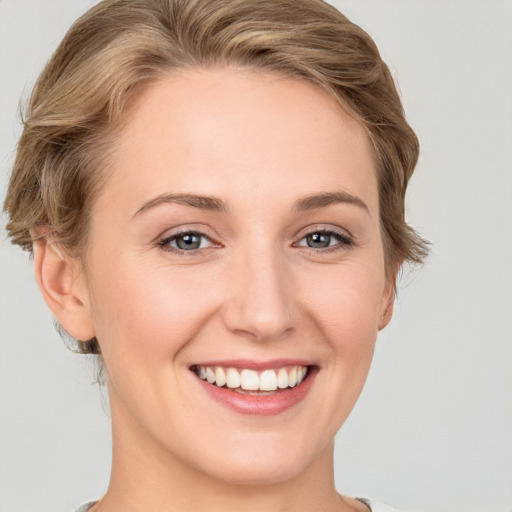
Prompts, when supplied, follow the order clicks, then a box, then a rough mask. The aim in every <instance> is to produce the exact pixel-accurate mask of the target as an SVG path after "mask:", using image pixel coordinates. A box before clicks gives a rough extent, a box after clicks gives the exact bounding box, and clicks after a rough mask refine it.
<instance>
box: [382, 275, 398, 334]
mask: <svg viewBox="0 0 512 512" xmlns="http://www.w3.org/2000/svg"><path fill="white" fill-rule="evenodd" d="M396 276H397V272H394V273H393V274H392V275H391V276H389V277H388V278H387V280H386V281H387V282H386V287H385V288H384V292H383V294H382V301H381V311H380V317H379V323H378V326H379V327H378V329H379V331H381V330H382V329H384V327H386V326H387V325H388V324H389V322H391V317H392V316H393V308H394V306H395V294H396Z"/></svg>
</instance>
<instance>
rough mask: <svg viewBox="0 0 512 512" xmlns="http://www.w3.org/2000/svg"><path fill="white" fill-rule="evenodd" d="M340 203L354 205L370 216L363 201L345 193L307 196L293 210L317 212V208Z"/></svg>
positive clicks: (297, 202)
mask: <svg viewBox="0 0 512 512" xmlns="http://www.w3.org/2000/svg"><path fill="white" fill-rule="evenodd" d="M338 203H345V204H352V205H354V206H357V207H359V208H362V209H363V210H365V211H366V213H368V215H370V209H369V208H368V206H366V204H365V203H364V201H363V200H362V199H360V198H359V197H357V196H355V195H353V194H350V193H349V192H345V191H337V192H322V193H320V194H311V195H310V196H306V197H304V198H302V199H299V200H298V201H296V202H295V204H294V206H293V209H294V210H295V211H299V212H302V211H306V210H316V209H317V208H325V207H327V206H331V205H333V204H338Z"/></svg>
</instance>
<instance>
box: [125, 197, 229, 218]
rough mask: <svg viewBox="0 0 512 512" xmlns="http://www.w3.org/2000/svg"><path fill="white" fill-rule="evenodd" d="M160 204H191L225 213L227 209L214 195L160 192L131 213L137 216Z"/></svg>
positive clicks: (194, 206)
mask: <svg viewBox="0 0 512 512" xmlns="http://www.w3.org/2000/svg"><path fill="white" fill-rule="evenodd" d="M161 204H181V205H183V206H192V207H193V208H198V209H200V210H206V211H210V212H219V213H225V212H227V211H228V206H227V204H226V203H225V202H224V201H223V200H222V199H218V198H216V197H209V196H201V195H197V194H162V195H160V196H158V197H155V198H154V199H151V200H150V201H148V202H147V203H144V204H143V205H142V206H141V207H140V208H139V209H138V210H137V211H136V212H135V213H134V215H133V217H137V216H138V215H140V214H141V213H144V212H146V211H148V210H151V209H152V208H155V207H157V206H160V205H161Z"/></svg>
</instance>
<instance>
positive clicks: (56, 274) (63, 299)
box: [34, 238, 95, 340]
mask: <svg viewBox="0 0 512 512" xmlns="http://www.w3.org/2000/svg"><path fill="white" fill-rule="evenodd" d="M34 271H35V275H36V280H37V284H38V285H39V289H40V290H41V293H42V295H43V298H44V300H45V302H46V304H48V307H49V308H50V309H51V310H52V312H53V314H54V315H55V317H56V318H57V320H58V321H59V323H60V324H61V325H62V327H63V328H64V329H65V330H66V331H67V332H68V333H69V334H70V335H71V336H72V337H73V338H75V339H77V340H89V339H91V338H93V337H94V336H95V333H94V328H93V325H92V322H91V318H90V311H89V309H90V308H89V307H88V296H87V287H86V285H85V281H84V279H83V275H82V272H81V267H80V262H79V260H78V259H76V258H72V257H70V256H69V255H67V254H66V253H65V251H63V250H62V249H61V248H60V247H59V245H58V244H57V243H55V242H52V241H49V240H47V238H39V239H38V240H36V241H35V242H34Z"/></svg>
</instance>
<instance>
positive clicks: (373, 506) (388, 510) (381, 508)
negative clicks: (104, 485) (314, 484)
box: [75, 498, 399, 512]
mask: <svg viewBox="0 0 512 512" xmlns="http://www.w3.org/2000/svg"><path fill="white" fill-rule="evenodd" d="M357 499H358V500H359V501H362V502H363V503H364V504H365V505H368V506H369V507H370V510H371V512H399V510H397V509H396V508H393V507H390V506H389V505H384V503H377V502H376V501H373V500H369V499H367V498H357ZM95 503H96V501H90V502H89V503H85V504H84V505H82V506H80V507H78V508H77V509H76V510H75V512H87V511H88V510H89V509H90V508H91V507H92V506H93V505H94V504H95Z"/></svg>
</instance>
